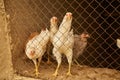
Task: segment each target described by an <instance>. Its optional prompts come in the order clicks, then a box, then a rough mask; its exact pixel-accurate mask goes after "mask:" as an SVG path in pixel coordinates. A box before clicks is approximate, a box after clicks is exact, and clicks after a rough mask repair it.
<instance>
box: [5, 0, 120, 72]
mask: <svg viewBox="0 0 120 80" xmlns="http://www.w3.org/2000/svg"><path fill="white" fill-rule="evenodd" d="M4 2H5V7H6V12H7V13H8V14H10V16H11V23H10V25H11V27H10V29H11V32H10V33H11V37H12V44H14V45H13V49H12V55H13V56H14V57H13V64H14V66H13V67H14V68H15V69H16V70H22V68H23V67H22V68H19V65H18V63H17V62H19V64H20V65H21V64H25V63H24V62H22V60H24V59H23V58H22V57H23V56H25V53H24V45H25V41H26V40H27V38H28V36H29V35H30V34H31V33H32V32H35V31H38V32H40V31H41V29H42V26H43V25H44V26H46V27H47V28H49V27H50V18H51V17H52V16H56V17H58V19H59V22H58V24H60V23H61V21H62V19H63V16H64V15H65V13H66V12H72V14H73V22H72V28H73V30H74V34H81V33H82V32H84V31H86V32H88V33H89V34H90V38H89V39H88V45H87V47H86V48H85V50H84V53H83V54H82V55H80V56H79V58H78V62H79V63H80V64H84V65H89V66H93V67H107V68H114V69H118V70H120V49H118V48H117V46H116V39H117V38H118V37H119V36H120V5H119V4H120V1H119V0H19V1H18V0H4ZM21 54H22V55H21ZM53 65H54V64H53ZM25 67H26V66H25Z"/></svg>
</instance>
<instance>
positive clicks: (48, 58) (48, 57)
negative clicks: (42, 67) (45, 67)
mask: <svg viewBox="0 0 120 80" xmlns="http://www.w3.org/2000/svg"><path fill="white" fill-rule="evenodd" d="M50 50H51V43H50V42H48V50H47V64H51V63H52V62H51V61H50Z"/></svg>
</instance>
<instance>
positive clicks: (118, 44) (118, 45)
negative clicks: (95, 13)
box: [117, 39, 120, 48]
mask: <svg viewBox="0 0 120 80" xmlns="http://www.w3.org/2000/svg"><path fill="white" fill-rule="evenodd" d="M117 47H118V48H120V39H117Z"/></svg>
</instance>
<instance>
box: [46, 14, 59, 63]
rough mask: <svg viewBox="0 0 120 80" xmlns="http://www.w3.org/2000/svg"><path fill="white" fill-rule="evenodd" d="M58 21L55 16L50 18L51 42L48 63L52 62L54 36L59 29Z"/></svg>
mask: <svg viewBox="0 0 120 80" xmlns="http://www.w3.org/2000/svg"><path fill="white" fill-rule="evenodd" d="M57 23H58V19H57V17H55V16H54V17H52V18H51V19H50V41H49V44H48V51H47V54H48V61H47V64H50V63H51V62H50V50H51V49H52V42H53V36H54V35H55V33H56V32H57V31H58V25H57Z"/></svg>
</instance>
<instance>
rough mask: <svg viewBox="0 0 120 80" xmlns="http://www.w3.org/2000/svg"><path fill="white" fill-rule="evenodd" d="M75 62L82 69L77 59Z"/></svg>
mask: <svg viewBox="0 0 120 80" xmlns="http://www.w3.org/2000/svg"><path fill="white" fill-rule="evenodd" d="M74 62H75V63H76V64H77V65H78V66H79V67H81V65H80V64H79V62H78V61H77V60H76V59H74Z"/></svg>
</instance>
